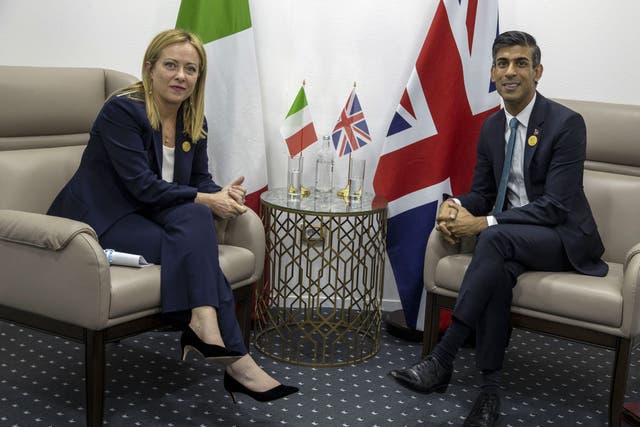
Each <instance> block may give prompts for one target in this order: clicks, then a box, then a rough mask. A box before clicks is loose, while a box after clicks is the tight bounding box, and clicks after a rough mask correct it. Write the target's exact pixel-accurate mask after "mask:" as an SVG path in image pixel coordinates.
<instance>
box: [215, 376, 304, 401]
mask: <svg viewBox="0 0 640 427" xmlns="http://www.w3.org/2000/svg"><path fill="white" fill-rule="evenodd" d="M224 389H225V390H227V391H228V392H229V394H230V395H231V398H232V399H233V403H238V402H237V400H236V395H235V394H236V393H244V394H246V395H247V396H249V397H253V398H254V399H255V400H257V401H258V402H270V401H272V400H277V399H280V398H283V397H285V396H289V395H290V394H293V393H297V392H298V390H299V389H298V387H293V386H290V385H284V384H280V385H277V386H275V387H274V388H272V389H269V390H267V391H261V392H260V391H253V390H249V389H248V388H247V387H245V386H244V385H242V384H241V383H240V382H238V380H236V379H235V378H233V377H232V376H231V375H229V374H228V373H227V371H225V372H224Z"/></svg>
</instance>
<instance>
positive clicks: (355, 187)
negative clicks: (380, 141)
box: [349, 157, 365, 200]
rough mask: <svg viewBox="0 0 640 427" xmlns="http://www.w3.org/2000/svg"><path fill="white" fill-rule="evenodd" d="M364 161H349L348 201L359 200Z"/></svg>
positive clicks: (351, 159) (352, 159)
mask: <svg viewBox="0 0 640 427" xmlns="http://www.w3.org/2000/svg"><path fill="white" fill-rule="evenodd" d="M364 166H365V159H355V158H353V157H352V158H350V159H349V199H351V200H360V198H361V197H362V184H363V183H364Z"/></svg>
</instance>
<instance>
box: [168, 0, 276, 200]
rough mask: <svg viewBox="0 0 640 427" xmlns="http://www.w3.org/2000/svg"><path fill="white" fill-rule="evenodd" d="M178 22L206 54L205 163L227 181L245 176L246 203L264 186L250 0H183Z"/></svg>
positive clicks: (256, 197)
mask: <svg viewBox="0 0 640 427" xmlns="http://www.w3.org/2000/svg"><path fill="white" fill-rule="evenodd" d="M176 28H184V29H186V30H189V31H192V32H194V33H196V34H197V35H198V36H199V37H200V38H201V39H202V42H203V43H204V47H205V51H206V52H207V59H208V65H209V69H208V74H207V85H206V99H205V114H206V116H207V123H208V126H209V138H208V139H209V144H208V147H209V152H208V154H209V166H210V168H211V174H212V175H213V178H214V180H215V181H216V182H217V183H218V184H220V185H223V186H224V185H226V184H228V183H230V182H231V181H233V180H234V179H236V178H237V177H239V176H241V175H242V176H244V177H245V182H244V185H245V187H246V188H247V198H246V204H247V206H249V207H251V208H252V209H254V210H255V211H257V210H258V207H259V202H260V200H259V199H260V193H261V192H263V191H265V190H266V189H267V162H266V150H265V138H264V126H263V121H262V102H261V99H260V81H259V79H258V63H257V60H256V51H255V40H254V37H253V29H252V27H251V14H250V11H249V1H248V0H182V2H181V4H180V11H179V12H178V19H177V22H176Z"/></svg>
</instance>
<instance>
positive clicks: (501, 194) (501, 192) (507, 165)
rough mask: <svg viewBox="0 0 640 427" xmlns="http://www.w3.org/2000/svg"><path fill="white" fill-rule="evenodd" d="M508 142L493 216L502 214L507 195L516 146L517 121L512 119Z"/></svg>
mask: <svg viewBox="0 0 640 427" xmlns="http://www.w3.org/2000/svg"><path fill="white" fill-rule="evenodd" d="M509 129H511V133H510V134H509V141H508V142H507V152H506V153H505V155H504V164H503V165H502V176H501V177H500V186H499V187H498V197H497V198H496V204H495V206H494V208H493V214H494V215H495V214H498V213H500V212H502V207H503V206H504V198H505V196H506V195H507V184H508V183H509V172H511V159H512V158H513V147H514V146H515V145H516V129H518V119H516V118H515V117H513V118H512V119H511V120H509Z"/></svg>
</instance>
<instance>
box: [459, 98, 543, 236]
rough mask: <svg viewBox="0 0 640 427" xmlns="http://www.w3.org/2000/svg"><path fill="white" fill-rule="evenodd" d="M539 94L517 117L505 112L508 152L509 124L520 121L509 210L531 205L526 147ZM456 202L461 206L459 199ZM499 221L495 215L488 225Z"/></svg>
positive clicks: (488, 221)
mask: <svg viewBox="0 0 640 427" xmlns="http://www.w3.org/2000/svg"><path fill="white" fill-rule="evenodd" d="M536 97H537V94H535V93H534V95H533V98H532V99H531V102H529V104H527V106H526V107H524V108H523V109H522V111H520V112H519V113H518V114H517V115H516V116H512V115H511V114H509V113H508V112H507V110H506V109H505V110H504V114H505V116H506V120H505V129H504V150H505V152H506V151H507V143H508V142H509V134H510V133H511V129H510V128H509V122H510V121H511V119H512V118H513V117H515V118H516V119H518V128H517V129H516V142H515V145H514V146H513V157H512V160H511V170H510V171H509V181H507V209H510V208H518V207H520V206H524V205H526V204H527V203H529V198H528V197H527V189H526V187H525V185H524V147H525V139H526V138H527V126H528V124H529V117H531V111H533V105H534V104H535V102H536ZM454 201H455V202H456V203H458V204H460V201H459V200H458V199H454ZM497 223H498V221H497V220H496V218H495V217H494V216H493V215H489V216H487V224H488V225H489V226H492V225H496V224H497Z"/></svg>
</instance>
